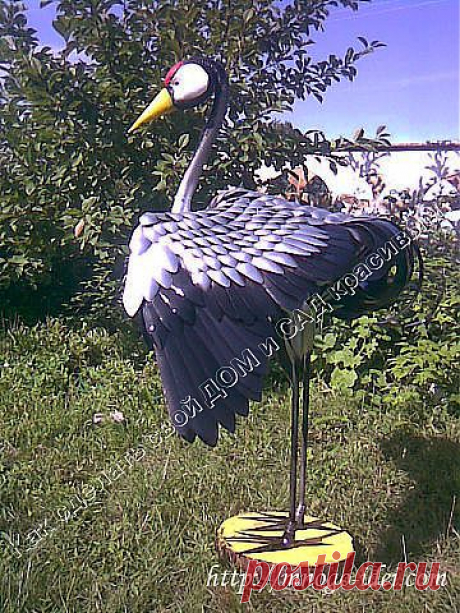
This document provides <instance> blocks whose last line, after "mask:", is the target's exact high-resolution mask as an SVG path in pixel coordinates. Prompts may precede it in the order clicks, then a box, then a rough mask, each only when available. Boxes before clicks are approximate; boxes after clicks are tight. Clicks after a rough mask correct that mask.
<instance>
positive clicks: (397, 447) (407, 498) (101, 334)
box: [0, 320, 460, 613]
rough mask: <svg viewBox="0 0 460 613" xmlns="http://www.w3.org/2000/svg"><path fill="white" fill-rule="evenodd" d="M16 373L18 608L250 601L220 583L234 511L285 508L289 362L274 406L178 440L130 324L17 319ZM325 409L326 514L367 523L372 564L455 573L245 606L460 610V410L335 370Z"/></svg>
mask: <svg viewBox="0 0 460 613" xmlns="http://www.w3.org/2000/svg"><path fill="white" fill-rule="evenodd" d="M0 369H1V370H0V412H1V431H0V449H1V456H0V497H1V498H0V500H1V516H0V532H2V533H3V535H2V540H1V541H0V542H1V548H0V555H1V572H0V582H1V594H0V599H1V604H2V610H3V611H5V612H7V613H13V612H14V613H18V612H21V613H22V612H27V613H32V612H40V613H42V612H43V613H44V612H47V613H48V612H53V613H58V612H59V613H61V612H74V611H75V612H77V611H78V612H89V611H91V612H93V611H101V612H104V613H109V612H110V613H115V612H117V613H118V612H124V611H126V612H129V613H141V612H142V613H147V612H148V613H150V612H166V611H174V612H184V613H195V612H202V611H206V612H223V613H224V612H230V613H231V612H233V611H239V610H241V609H242V605H240V604H239V599H240V596H239V595H238V594H236V593H235V591H234V590H233V589H232V588H231V587H222V586H219V587H213V586H210V587H207V586H206V579H207V576H208V572H209V570H210V568H211V567H212V565H213V564H215V563H216V561H217V560H216V554H215V553H214V536H215V531H216V528H217V527H218V525H219V524H220V523H221V522H222V521H223V520H224V519H225V518H227V517H229V516H230V515H232V514H234V513H237V512H239V511H241V510H266V509H286V508H287V500H288V482H287V471H288V453H289V448H288V440H289V439H288V434H287V432H288V427H289V390H288V387H287V385H286V383H285V382H284V380H283V379H282V377H281V375H280V373H279V372H278V371H276V369H274V370H273V373H272V375H271V379H270V381H267V392H266V394H265V397H264V402H263V403H261V404H259V405H254V406H253V407H252V410H251V414H250V417H249V419H248V420H247V421H244V422H243V420H240V423H239V427H238V429H237V437H233V436H230V435H226V434H223V435H222V436H221V440H220V444H219V445H218V447H217V448H216V449H214V450H210V449H208V448H206V447H205V446H204V445H202V444H201V443H199V442H198V443H196V444H194V445H188V444H187V443H185V442H183V441H182V440H179V439H178V438H177V437H176V436H174V435H171V433H170V428H169V425H168V424H169V422H168V418H167V412H166V409H165V406H164V405H163V402H162V395H161V386H160V382H159V378H158V375H157V371H156V366H155V364H154V362H153V361H152V360H151V359H149V357H148V356H147V355H146V353H145V350H144V348H143V346H142V344H141V343H140V342H138V340H137V338H136V337H135V336H134V335H130V333H129V331H127V332H123V333H121V332H120V333H117V334H109V333H107V332H105V331H103V330H94V329H90V328H89V327H84V326H82V327H81V328H80V329H75V328H74V329H70V328H68V327H66V326H65V325H64V324H63V323H62V322H60V321H59V320H51V321H49V322H47V324H42V325H40V326H37V327H34V328H21V327H16V328H14V329H9V330H7V329H4V330H3V331H2V332H1V333H0ZM312 408H313V420H312V441H313V445H312V449H311V456H310V460H309V461H310V480H309V498H310V503H309V504H310V509H309V510H310V512H311V513H312V514H319V515H320V516H321V517H323V518H328V519H330V520H332V521H335V522H336V523H338V524H339V525H342V526H343V527H346V528H348V529H349V530H350V531H351V533H352V534H353V535H354V536H355V539H356V545H357V550H358V554H359V560H358V562H360V561H364V560H368V559H369V560H375V561H381V562H385V563H386V564H388V566H389V568H390V569H395V567H396V564H397V563H398V562H399V561H401V560H404V555H406V556H407V558H408V559H409V560H411V561H419V560H427V561H432V560H437V561H440V562H441V569H442V570H444V571H447V577H448V582H447V586H446V587H444V588H441V589H440V590H439V591H437V592H430V593H423V592H422V593H418V592H417V591H416V590H415V588H404V589H403V591H402V592H400V593H368V592H365V593H359V592H350V593H343V592H337V593H335V594H332V595H325V594H320V593H315V592H313V591H311V590H310V589H309V590H307V591H306V592H305V593H302V594H293V593H288V592H281V593H278V594H275V593H270V592H269V591H268V590H265V591H264V592H262V593H261V594H253V596H252V598H251V602H250V603H249V604H248V605H247V606H246V610H248V611H257V612H261V613H262V612H266V611H277V612H278V611H279V612H283V611H286V612H287V611H289V612H297V611H298V612H300V611H311V612H315V613H323V612H324V613H328V612H332V611H340V612H341V613H345V612H353V613H355V612H356V613H358V612H361V611H366V612H367V611H369V612H373V611H376V612H377V611H378V612H382V613H384V612H388V613H390V612H391V613H394V612H395V611H398V612H404V611H410V612H417V613H418V612H422V611H435V612H438V611H439V612H441V611H446V612H454V611H458V610H460V537H459V533H458V531H457V530H459V526H460V521H459V519H460V500H459V499H458V498H459V496H458V494H459V492H460V419H459V417H458V413H457V414H455V413H454V411H453V410H452V411H451V412H449V409H448V408H442V409H441V408H439V409H437V410H436V411H435V412H433V411H432V410H430V411H428V410H427V409H425V408H424V407H423V406H422V407H420V406H411V407H407V406H406V405H404V406H402V407H401V409H400V410H399V411H395V410H394V409H392V410H391V412H390V411H388V412H386V411H385V408H383V409H382V408H377V407H375V406H374V405H372V403H370V404H369V406H367V404H366V403H362V402H358V401H356V400H355V399H353V397H350V396H347V395H337V394H336V393H334V392H331V391H330V390H327V389H326V388H325V387H324V386H323V385H321V383H320V382H315V384H314V396H313V403H312ZM113 411H121V412H122V413H123V415H124V418H125V421H124V422H123V423H116V422H115V421H114V420H112V419H110V414H111V413H112V412H113ZM97 413H101V414H102V416H103V419H102V421H101V423H98V424H95V423H93V416H94V415H95V414H97ZM455 496H456V497H457V505H456V507H455V504H454V501H455ZM455 526H457V530H456V529H455ZM34 531H35V532H34Z"/></svg>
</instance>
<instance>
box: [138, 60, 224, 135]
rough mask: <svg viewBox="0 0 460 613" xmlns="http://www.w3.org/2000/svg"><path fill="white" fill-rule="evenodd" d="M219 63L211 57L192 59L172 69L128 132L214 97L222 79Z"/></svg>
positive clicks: (179, 63)
mask: <svg viewBox="0 0 460 613" xmlns="http://www.w3.org/2000/svg"><path fill="white" fill-rule="evenodd" d="M215 68H216V63H215V62H214V61H213V60H210V59H208V58H191V59H188V60H184V61H182V62H178V63H177V64H175V65H174V66H173V67H172V68H170V69H169V71H168V73H167V74H166V77H165V81H164V88H163V89H162V90H161V91H160V93H159V94H158V95H157V96H156V98H155V99H154V100H153V101H152V102H151V103H150V104H149V106H148V107H147V108H146V109H145V111H144V112H143V113H142V115H141V116H140V117H139V118H138V119H137V120H136V121H135V122H134V124H133V125H132V126H131V127H130V129H129V130H128V132H133V131H134V130H136V129H137V128H139V127H140V126H142V125H144V124H146V123H150V122H151V121H153V120H154V119H156V118H158V117H161V116H162V115H165V114H166V113H170V112H171V111H174V110H175V109H181V110H183V109H188V108H192V107H194V106H198V105H199V104H202V103H203V102H205V101H206V100H207V99H208V98H210V97H211V96H212V94H213V93H214V91H215V87H216V81H217V78H218V75H217V72H216V69H215Z"/></svg>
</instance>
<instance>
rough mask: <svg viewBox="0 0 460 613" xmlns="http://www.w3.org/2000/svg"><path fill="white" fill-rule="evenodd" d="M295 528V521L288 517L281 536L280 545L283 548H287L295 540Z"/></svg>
mask: <svg viewBox="0 0 460 613" xmlns="http://www.w3.org/2000/svg"><path fill="white" fill-rule="evenodd" d="M296 529H297V521H296V520H292V519H290V520H289V522H288V525H287V526H286V530H285V531H284V534H283V536H282V538H281V546H282V547H285V548H289V547H291V546H292V544H293V543H294V541H295V531H296Z"/></svg>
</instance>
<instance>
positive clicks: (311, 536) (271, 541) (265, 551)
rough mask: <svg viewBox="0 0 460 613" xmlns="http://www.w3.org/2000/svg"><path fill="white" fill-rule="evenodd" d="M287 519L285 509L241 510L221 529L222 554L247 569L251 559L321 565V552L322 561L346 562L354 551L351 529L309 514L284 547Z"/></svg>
mask: <svg viewBox="0 0 460 613" xmlns="http://www.w3.org/2000/svg"><path fill="white" fill-rule="evenodd" d="M287 518H288V514H287V513H285V512H281V511H268V512H266V513H240V514H239V515H235V516H234V517H230V518H229V519H226V520H225V521H224V522H223V524H222V525H221V526H220V528H219V529H218V531H217V538H216V548H217V551H218V553H219V555H220V556H221V557H222V558H225V559H227V560H229V561H230V562H231V563H232V564H234V565H236V566H238V567H239V568H243V569H244V568H246V566H247V564H248V561H249V560H258V561H263V562H267V563H268V564H279V563H285V564H290V565H291V566H293V567H297V566H298V565H299V564H306V563H308V565H309V567H310V568H311V567H312V566H315V565H316V564H317V561H318V556H319V555H321V554H323V555H324V556H325V558H323V559H322V560H321V563H323V564H332V563H334V562H343V561H344V560H345V559H346V557H347V555H348V554H350V553H352V552H353V551H354V547H353V538H352V537H351V535H350V534H349V533H348V532H345V530H342V529H341V528H338V527H337V526H335V525H334V524H332V523H330V522H322V521H321V520H320V519H318V518H316V517H308V516H306V517H305V519H304V526H303V527H302V528H301V529H299V530H297V531H296V533H295V541H294V542H293V544H292V545H291V546H290V547H289V548H285V547H282V546H281V537H282V535H283V533H284V528H285V526H286V523H287ZM336 552H338V554H337V553H336ZM332 554H334V556H333V555H332ZM323 560H324V561H323Z"/></svg>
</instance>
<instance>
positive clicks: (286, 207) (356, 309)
mask: <svg viewBox="0 0 460 613" xmlns="http://www.w3.org/2000/svg"><path fill="white" fill-rule="evenodd" d="M208 99H212V108H211V111H210V114H209V117H208V119H207V122H206V125H205V127H204V130H203V132H202V135H201V139H200V141H199V144H198V146H197V148H196V151H195V153H194V155H193V158H192V160H191V163H190V165H189V167H188V169H187V171H186V172H185V175H184V177H183V179H182V181H181V183H180V186H179V189H178V192H177V195H176V197H175V200H174V204H173V206H172V209H171V212H161V213H144V214H143V215H142V216H141V217H140V220H139V221H140V223H139V225H138V227H137V228H136V229H135V230H134V232H133V234H132V238H131V241H130V256H129V262H128V269H127V275H126V282H125V288H124V296H123V302H124V306H125V309H126V311H127V313H128V315H129V316H131V317H134V316H136V315H138V316H139V317H140V320H141V322H142V327H143V331H144V335H145V337H146V338H147V340H148V342H149V344H150V345H151V347H152V348H154V349H155V351H156V356H157V361H158V365H159V370H160V374H161V380H162V383H163V388H164V393H165V397H166V401H167V406H168V409H169V413H170V416H171V419H172V422H173V424H174V426H175V428H176V430H177V431H178V432H179V434H180V435H181V436H182V437H184V438H185V439H187V440H188V441H190V442H192V441H193V440H194V439H195V438H196V436H198V437H199V438H200V439H201V440H202V441H204V442H205V443H207V444H208V445H212V446H214V445H215V444H216V442H217V439H218V427H219V424H220V425H221V426H223V427H224V428H226V429H227V430H229V431H230V432H234V431H235V416H236V415H242V416H247V414H248V405H249V401H250V400H257V401H259V400H260V399H261V394H262V381H263V377H264V375H265V374H266V372H267V365H268V359H269V357H270V353H271V349H273V347H274V346H276V345H280V351H279V352H278V353H279V355H280V356H281V360H282V363H283V364H284V365H286V364H288V365H289V374H290V379H291V384H292V408H291V411H292V414H291V419H292V425H291V472H290V513H289V518H288V520H287V521H285V526H284V534H283V537H282V542H281V546H284V547H286V548H289V547H290V546H292V544H293V542H294V539H295V532H296V530H297V529H299V528H301V527H302V525H303V521H304V511H305V479H306V459H307V453H306V452H307V436H308V396H309V394H308V380H309V356H310V352H311V349H312V337H313V333H314V330H313V327H314V323H312V322H314V319H315V318H314V317H311V321H308V322H307V325H305V323H306V321H307V319H308V313H310V314H311V312H312V309H311V304H310V307H309V310H306V308H307V307H306V306H305V305H306V302H307V301H308V300H309V299H311V297H314V296H316V297H317V298H318V297H321V296H322V295H324V292H325V291H326V290H327V288H329V287H330V286H331V285H332V284H334V283H335V282H337V281H338V280H340V279H341V277H343V276H344V275H347V274H349V273H351V271H353V269H354V268H356V266H358V265H359V264H360V263H362V262H365V261H366V259H368V258H369V257H371V256H372V255H373V254H375V253H376V252H377V250H378V249H379V248H386V249H387V252H389V253H387V255H388V257H387V258H386V259H385V258H384V257H381V258H380V259H381V260H382V262H381V265H380V267H377V266H375V267H374V269H372V270H371V269H370V268H367V270H368V274H367V273H366V274H364V272H363V271H361V273H360V276H359V277H358V281H359V282H358V281H357V282H356V286H355V287H353V291H350V292H349V293H348V295H345V294H344V295H343V296H341V297H340V299H339V300H337V301H336V303H335V304H334V314H335V315H336V316H338V317H341V318H348V319H351V318H353V317H358V316H360V315H362V314H363V313H368V312H371V311H373V310H375V309H378V308H381V307H385V306H388V305H389V304H391V303H392V302H393V301H394V300H395V299H396V298H397V296H398V295H399V294H400V292H401V290H402V289H403V288H404V287H405V285H406V284H407V283H408V281H409V279H410V278H411V275H412V273H413V268H414V254H415V247H414V246H413V245H412V244H409V245H407V246H406V248H402V249H400V250H398V251H397V252H396V250H394V249H393V250H391V249H390V250H389V249H388V244H389V241H392V240H393V239H396V237H398V236H400V229H399V228H398V227H397V226H395V225H394V224H393V223H391V222H390V221H388V220H385V219H379V218H376V217H373V218H370V217H351V216H348V215H345V214H340V213H330V212H328V211H326V210H324V209H317V208H314V207H309V206H305V205H304V204H303V203H299V202H292V201H287V200H286V199H284V198H282V197H279V196H270V195H265V194H262V193H259V192H257V191H251V190H247V189H244V188H229V189H228V190H225V191H222V192H220V193H218V194H217V196H216V197H215V198H214V199H213V200H212V201H211V203H210V204H209V206H208V208H207V209H205V210H201V211H192V210H191V202H192V197H193V194H194V191H195V189H196V187H197V183H198V181H199V177H200V175H201V172H202V169H203V165H204V164H205V163H206V161H207V159H208V157H209V154H210V152H211V147H212V144H213V141H214V139H215V137H216V135H217V133H218V131H219V128H220V126H221V124H222V122H223V120H224V118H225V114H226V111H227V106H228V103H229V84H228V79H227V76H226V72H225V70H224V68H223V66H222V65H221V64H220V63H219V62H217V61H215V60H213V59H210V58H203V57H198V58H191V59H188V60H186V61H182V62H179V63H178V64H176V65H175V66H173V67H172V68H171V69H170V70H169V72H168V73H167V76H166V80H165V86H164V89H163V90H162V91H161V92H160V93H159V94H158V96H157V97H156V98H155V99H154V100H153V102H152V103H151V104H150V105H149V106H148V108H147V109H146V110H145V111H144V112H143V113H142V115H141V116H140V117H139V118H138V119H137V121H136V122H135V123H134V125H133V126H132V127H131V128H130V132H132V131H134V130H136V129H137V128H139V127H140V126H142V125H144V124H147V123H148V122H150V121H152V120H153V119H155V118H157V117H159V116H161V115H163V114H165V113H169V112H170V111H173V110H174V109H181V110H183V109H189V108H192V107H195V106H197V105H200V104H202V103H204V102H206V101H207V100H208ZM385 246H386V247H385ZM318 300H319V302H317V304H319V305H321V304H322V298H318ZM328 308H329V307H328ZM296 313H297V315H298V316H300V315H299V314H303V324H302V325H299V326H297V327H296V326H294V327H293V325H290V322H289V320H288V318H289V317H290V316H294V315H295V314H296ZM299 321H300V320H299ZM280 322H281V323H282V325H280ZM283 326H284V327H283ZM297 328H298V332H299V333H298V334H292V333H291V332H289V330H292V329H294V330H297ZM280 329H283V330H284V332H285V333H284V334H282V335H280V334H279V331H280ZM270 339H271V340H270ZM273 341H275V342H274V343H273ZM281 341H282V342H281ZM300 381H303V417H302V423H301V424H300V423H299V413H300V407H299V404H300V403H299V390H300V385H299V382H300ZM299 427H300V430H301V433H302V437H301V449H300V462H299V458H298V446H299V444H298V438H299V432H298V430H299ZM299 472H300V477H299V474H298V473H299ZM298 482H299V483H298ZM298 485H299V499H297V486H298Z"/></svg>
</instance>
